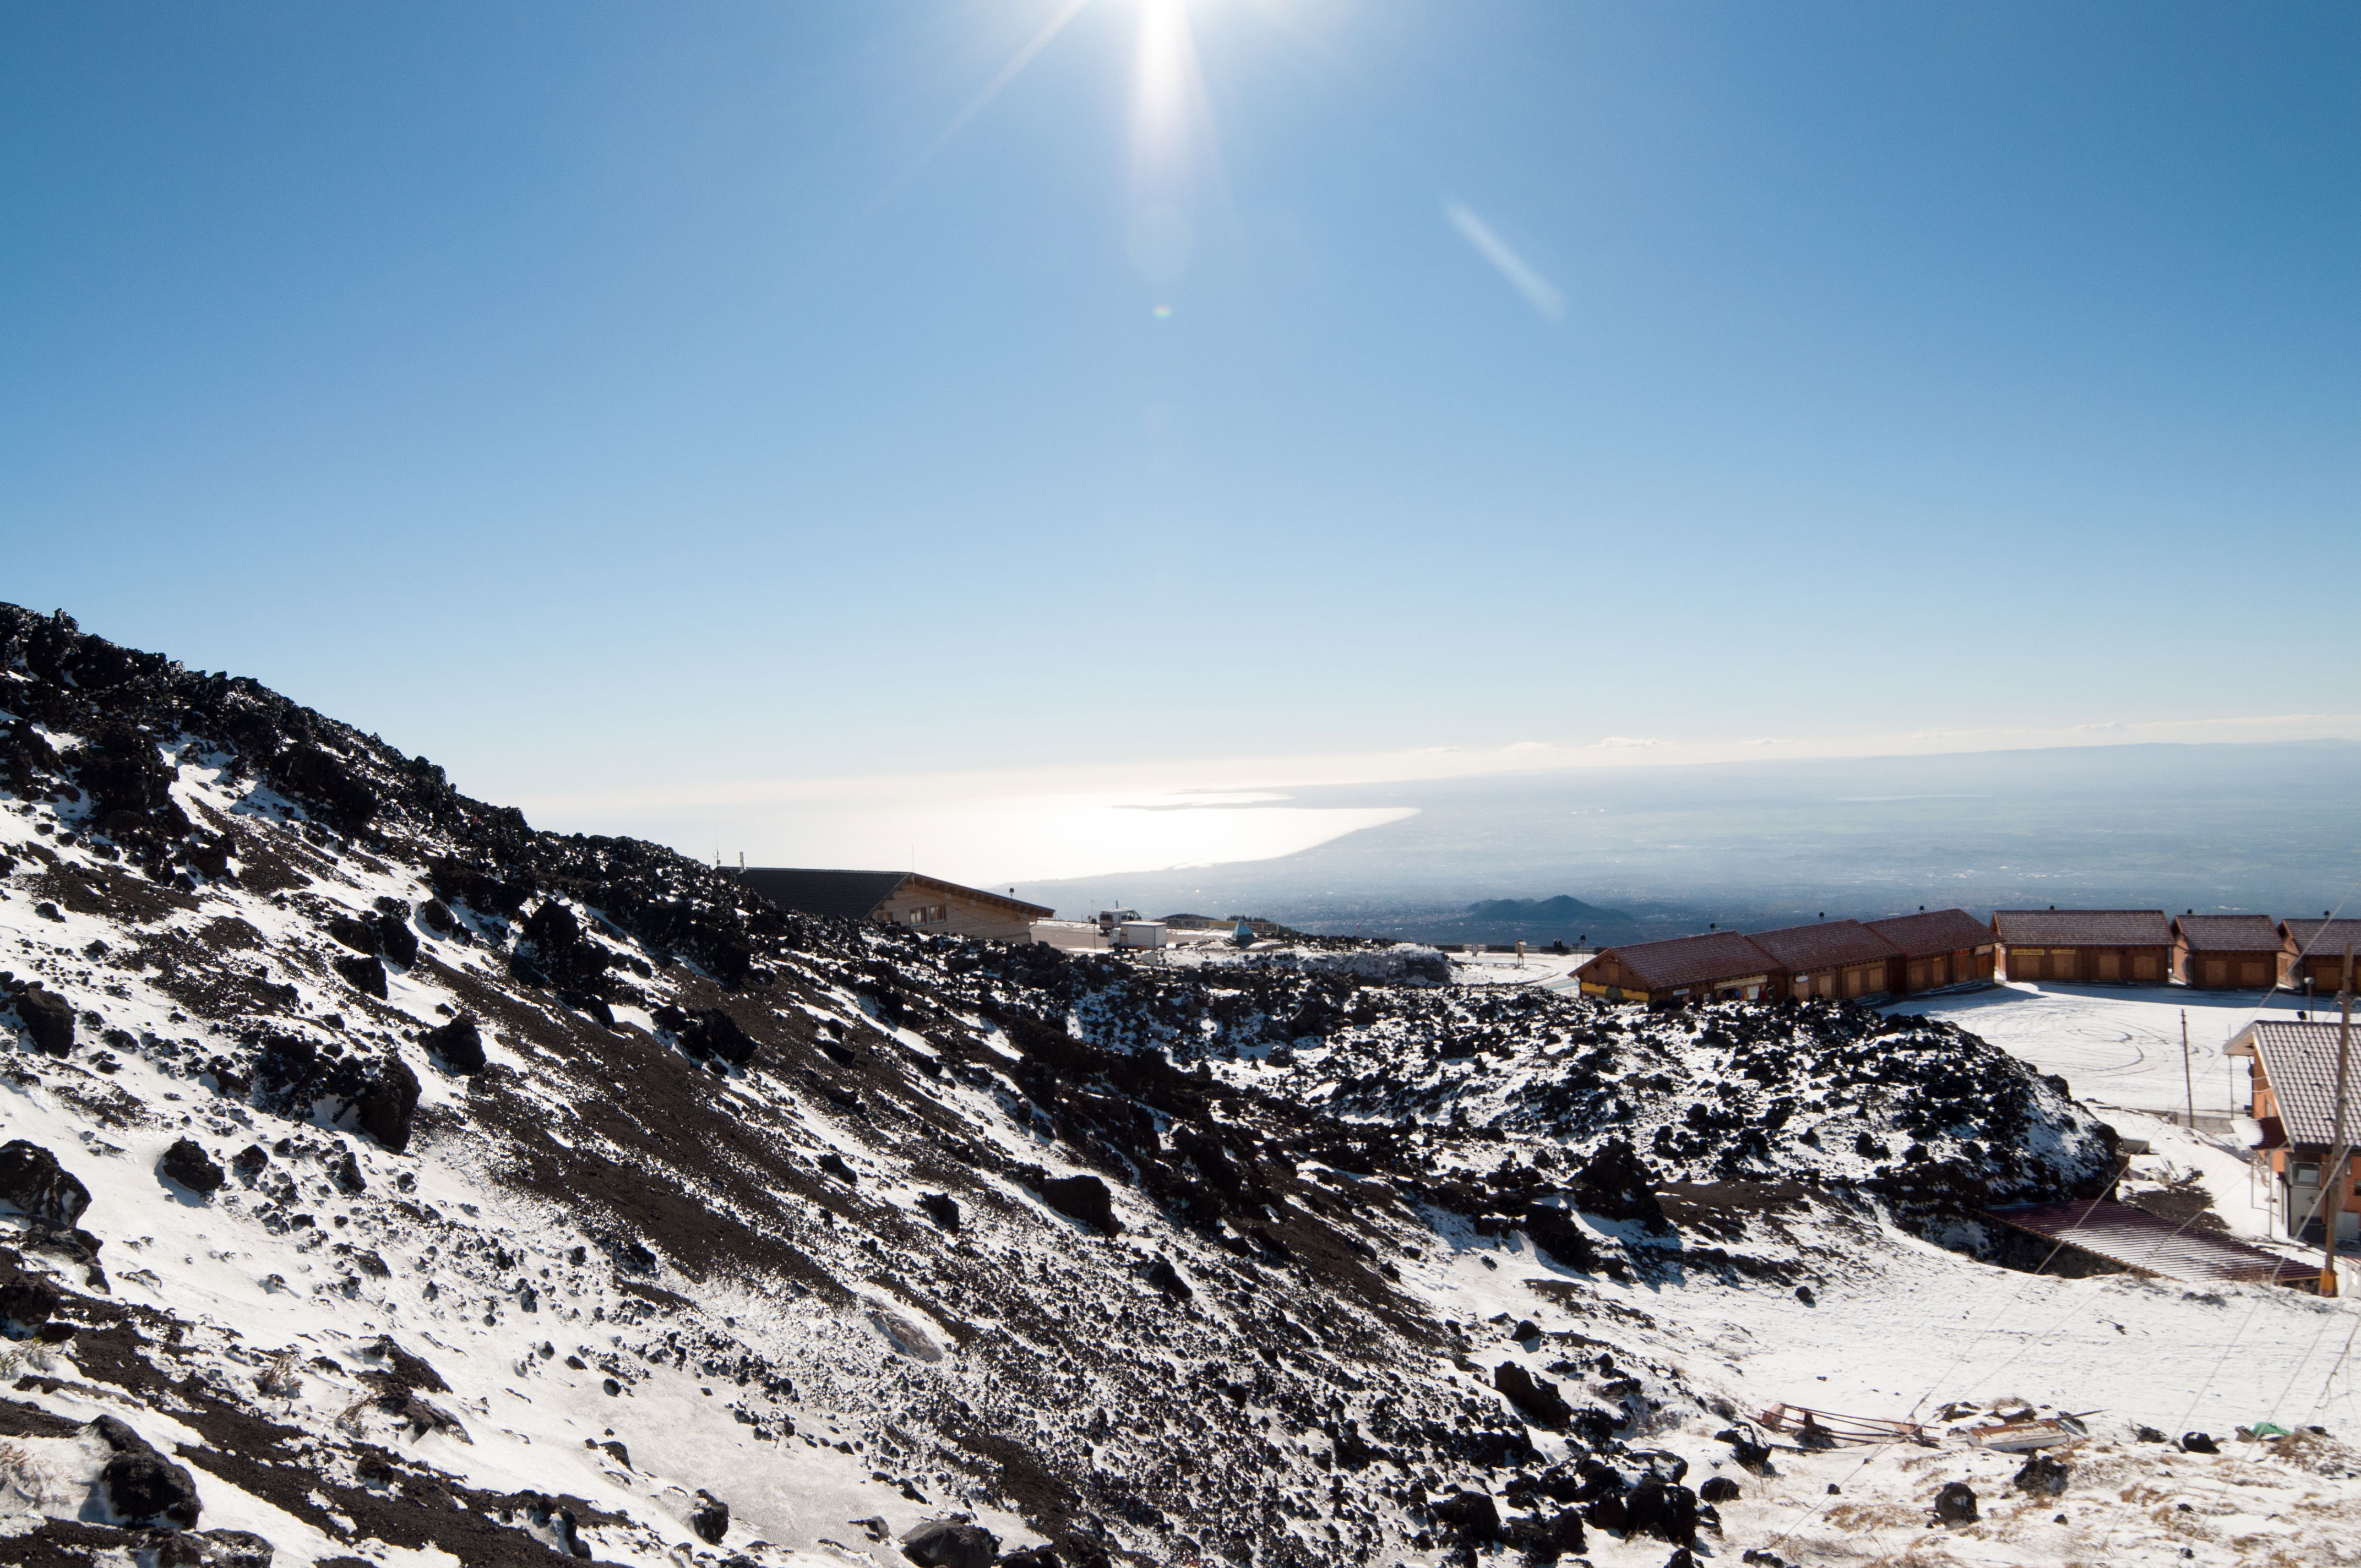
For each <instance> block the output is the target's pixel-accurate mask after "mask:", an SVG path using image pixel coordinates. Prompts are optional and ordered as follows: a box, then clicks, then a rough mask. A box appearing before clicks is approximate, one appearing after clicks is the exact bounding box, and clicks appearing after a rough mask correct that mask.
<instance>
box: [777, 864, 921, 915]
mask: <svg viewBox="0 0 2361 1568" xmlns="http://www.w3.org/2000/svg"><path fill="white" fill-rule="evenodd" d="M909 875H910V873H909V872H825V871H807V870H801V869H796V868H792V867H787V866H748V867H747V868H746V869H745V870H744V871H742V872H739V873H738V880H739V881H741V882H742V883H745V884H746V885H747V886H748V887H750V888H752V889H753V890H754V891H755V892H756V893H759V894H762V895H763V897H764V898H767V899H769V900H770V901H771V902H772V903H774V904H775V905H778V906H779V907H780V908H782V909H785V910H789V911H792V912H793V913H795V914H797V915H821V916H829V917H831V918H834V919H839V920H866V919H867V918H868V917H869V916H870V915H871V914H872V913H873V912H874V911H875V909H876V908H877V906H878V905H881V904H883V903H884V902H885V901H886V900H887V899H888V898H891V897H892V896H893V895H894V890H895V888H897V887H899V886H901V885H902V883H904V882H905V881H906V880H907V879H908V878H909Z"/></svg>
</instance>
